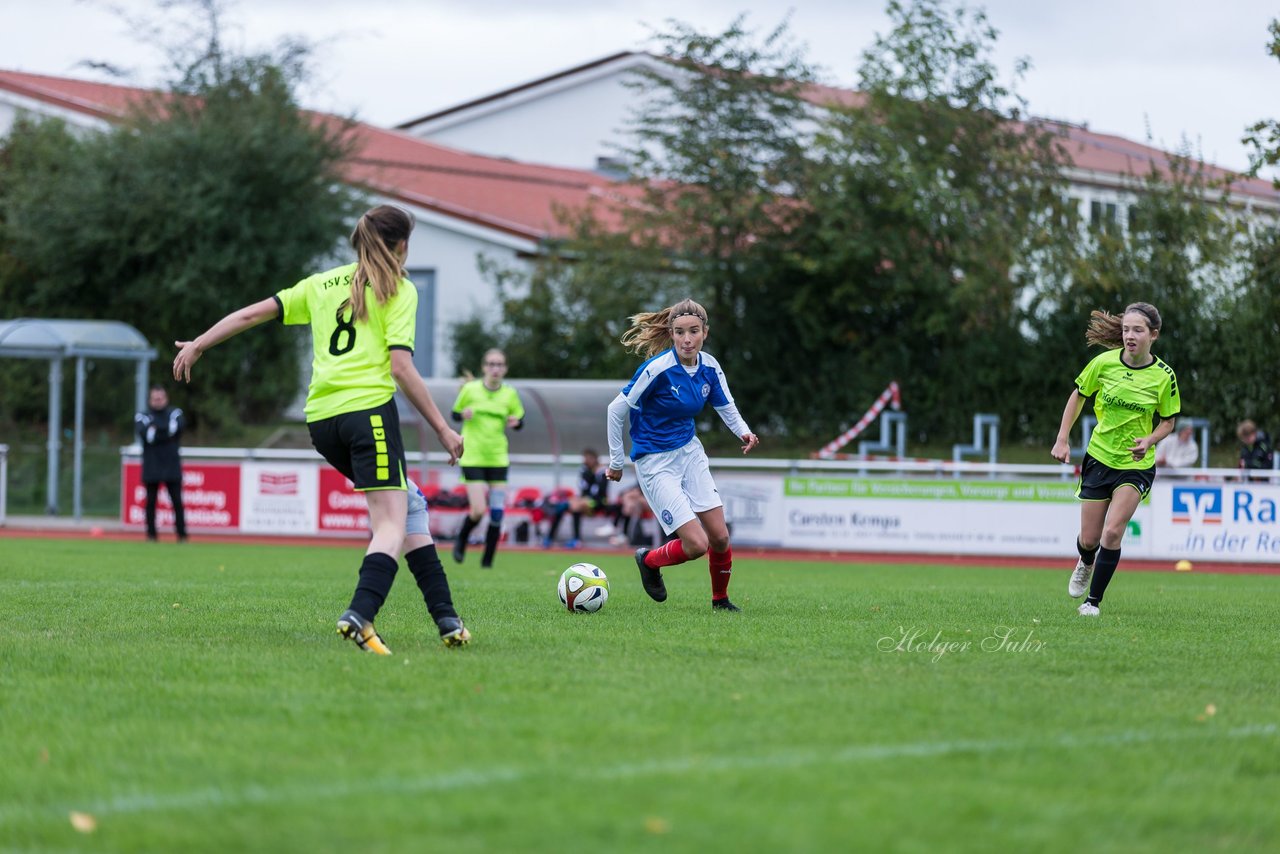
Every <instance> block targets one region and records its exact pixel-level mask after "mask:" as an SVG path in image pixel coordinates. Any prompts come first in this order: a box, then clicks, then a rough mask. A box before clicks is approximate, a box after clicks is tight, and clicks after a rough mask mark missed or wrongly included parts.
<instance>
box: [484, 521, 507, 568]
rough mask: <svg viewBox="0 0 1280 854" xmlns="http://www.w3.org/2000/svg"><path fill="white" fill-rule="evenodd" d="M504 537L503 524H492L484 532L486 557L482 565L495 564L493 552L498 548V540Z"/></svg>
mask: <svg viewBox="0 0 1280 854" xmlns="http://www.w3.org/2000/svg"><path fill="white" fill-rule="evenodd" d="M501 537H502V526H500V525H493V524H490V525H489V528H488V530H486V531H485V532H484V557H482V558H481V559H480V565H481V566H493V553H494V552H496V551H497V550H498V540H499V539H500V538H501Z"/></svg>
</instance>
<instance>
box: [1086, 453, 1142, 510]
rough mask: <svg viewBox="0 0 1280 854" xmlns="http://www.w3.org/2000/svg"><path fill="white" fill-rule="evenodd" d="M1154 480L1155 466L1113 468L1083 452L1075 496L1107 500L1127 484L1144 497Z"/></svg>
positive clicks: (1091, 499) (1089, 499)
mask: <svg viewBox="0 0 1280 854" xmlns="http://www.w3.org/2000/svg"><path fill="white" fill-rule="evenodd" d="M1155 480H1156V469H1155V466H1152V467H1151V468H1146V469H1113V468H1112V467H1111V466H1109V465H1107V464H1106V463H1100V462H1098V461H1097V460H1095V459H1094V458H1093V457H1091V456H1089V455H1088V454H1085V455H1084V464H1083V465H1082V466H1080V483H1079V484H1078V485H1077V486H1076V497H1077V498H1079V499H1080V500H1082V501H1109V500H1111V497H1112V496H1113V495H1114V494H1115V491H1116V490H1117V489H1119V488H1120V487H1121V486H1126V485H1127V486H1132V487H1133V488H1134V489H1136V490H1138V494H1139V495H1141V496H1142V497H1143V498H1146V497H1147V493H1148V492H1150V491H1151V484H1153V483H1155Z"/></svg>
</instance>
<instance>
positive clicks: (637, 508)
mask: <svg viewBox="0 0 1280 854" xmlns="http://www.w3.org/2000/svg"><path fill="white" fill-rule="evenodd" d="M619 486H620V488H621V490H622V491H621V492H620V493H619V494H618V503H617V505H616V506H617V508H618V510H617V518H616V519H615V520H614V525H615V526H616V527H617V528H618V531H619V533H617V534H615V535H614V536H613V537H611V538H610V539H609V542H610V543H611V544H613V545H615V546H625V545H632V546H647V545H652V543H651V542H648V541H647V539H646V537H645V535H644V530H643V528H644V526H643V525H642V524H641V523H642V521H643V520H644V516H645V512H646V511H647V510H648V509H649V503H648V502H647V501H645V499H644V493H643V492H641V491H640V484H639V483H637V482H636V480H635V479H634V478H632V479H631V480H630V481H623V482H622V483H621V484H619Z"/></svg>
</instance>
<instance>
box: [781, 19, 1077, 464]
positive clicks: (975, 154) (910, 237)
mask: <svg viewBox="0 0 1280 854" xmlns="http://www.w3.org/2000/svg"><path fill="white" fill-rule="evenodd" d="M888 14H889V17H890V19H891V22H892V27H891V29H890V30H889V31H888V32H887V33H886V34H883V35H879V36H877V38H876V40H875V42H874V44H873V45H872V46H871V47H870V48H869V49H868V50H867V51H866V52H865V53H864V54H863V61H862V66H861V70H860V86H859V91H860V93H861V95H862V99H861V100H860V101H859V102H858V103H854V104H849V105H843V106H842V105H832V108H831V112H830V114H829V119H828V120H827V121H825V122H824V123H823V127H822V132H821V133H820V134H819V137H818V141H817V145H816V147H815V155H816V157H817V158H818V160H819V163H818V169H817V173H816V176H817V177H816V181H815V183H814V184H813V185H811V187H810V192H809V194H808V196H807V197H806V203H807V205H808V206H809V208H810V209H811V212H812V213H811V217H810V219H809V221H808V223H807V226H806V233H805V234H804V235H803V237H802V238H801V239H800V240H798V241H797V242H796V250H794V258H793V268H794V269H795V271H796V273H795V275H794V276H793V277H792V281H793V283H794V284H793V286H792V287H791V289H790V293H789V295H788V298H787V299H786V301H785V303H784V304H783V305H784V307H785V310H784V312H782V313H783V314H784V315H785V316H788V317H790V318H793V319H794V322H795V323H796V324H797V327H796V329H795V331H794V332H793V333H792V335H793V337H794V339H796V340H800V341H803V342H805V345H806V347H807V353H806V356H807V358H806V361H807V362H808V363H809V364H811V365H812V366H813V369H814V370H815V372H816V373H817V375H818V376H824V377H830V376H839V377H841V381H842V382H844V383H847V384H848V385H850V386H851V387H853V390H854V394H852V395H851V396H848V397H846V398H845V399H844V400H842V401H840V408H841V409H842V410H843V412H844V413H854V412H857V411H858V410H859V409H860V406H858V405H857V403H858V402H859V401H862V404H861V405H862V406H865V402H866V401H869V400H870V399H871V397H872V396H873V395H874V394H876V393H877V392H879V391H880V390H881V389H882V388H883V387H884V385H885V384H886V383H887V382H888V381H889V380H891V379H894V378H897V379H899V380H900V381H901V383H902V389H903V395H904V403H905V407H906V409H907V410H908V412H909V414H910V418H911V425H912V428H913V432H914V433H915V434H916V435H917V436H918V437H920V438H925V437H933V438H944V439H951V440H954V439H956V438H960V437H962V436H964V435H965V434H966V433H967V432H968V429H969V424H970V423H971V416H972V414H973V413H974V412H977V411H989V412H996V413H998V414H1000V415H1001V416H1002V419H1003V423H1004V424H1005V425H1006V430H1008V429H1009V427H1014V428H1015V432H1016V430H1017V427H1018V425H1019V424H1020V423H1021V421H1022V417H1023V411H1022V410H1023V409H1024V407H1025V406H1026V399H1025V393H1026V391H1027V387H1026V386H1027V378H1025V377H1023V376H1021V374H1020V372H1019V371H1018V370H1017V368H1016V367H1014V366H1015V365H1016V362H1017V359H1018V358H1019V350H1020V349H1021V348H1022V347H1023V346H1024V345H1023V334H1022V330H1021V328H1020V313H1019V307H1020V304H1021V302H1022V300H1023V299H1024V298H1025V295H1026V294H1027V293H1028V292H1029V289H1031V288H1033V287H1038V286H1040V285H1041V284H1042V283H1043V282H1042V279H1043V278H1045V277H1047V276H1049V275H1050V274H1051V273H1052V271H1053V269H1054V266H1053V265H1052V264H1051V263H1049V261H1048V259H1050V258H1052V257H1053V256H1055V255H1056V254H1059V253H1061V252H1063V251H1065V250H1066V248H1067V247H1068V246H1069V241H1067V240H1065V238H1064V237H1063V230H1062V229H1061V228H1059V227H1058V224H1059V223H1061V222H1063V221H1064V220H1069V219H1070V214H1069V212H1068V211H1067V208H1066V203H1065V189H1066V187H1065V183H1064V181H1063V178H1062V176H1061V166H1062V163H1063V159H1064V158H1063V153H1062V150H1061V147H1060V145H1059V139H1058V136H1057V134H1056V133H1055V132H1054V129H1053V128H1051V127H1046V126H1042V125H1040V124H1037V123H1036V122H1033V121H1029V120H1028V119H1027V117H1026V115H1025V105H1024V103H1023V101H1022V99H1021V98H1020V97H1019V96H1018V95H1017V94H1016V92H1015V91H1014V88H1013V86H1014V84H1016V82H1017V81H1018V80H1019V79H1021V77H1022V76H1023V74H1024V73H1025V71H1026V68H1027V65H1026V63H1025V62H1019V63H1018V64H1017V66H1016V68H1015V70H1014V76H1013V83H1011V84H1008V85H1006V84H1003V83H1001V82H1000V80H999V70H998V68H997V67H996V65H995V64H994V62H993V60H992V58H991V56H992V52H993V48H994V45H995V42H996V38H997V32H996V30H995V29H994V28H993V27H991V25H990V24H989V22H988V21H987V19H986V17H985V16H984V15H983V14H982V13H981V12H972V11H969V10H966V9H965V8H963V7H960V8H954V9H953V8H949V7H947V6H946V5H944V4H943V3H941V2H935V0H918V2H915V3H913V4H911V5H910V6H906V5H903V4H901V3H897V2H892V3H890V4H889V6H888ZM797 403H798V401H797ZM815 414H819V415H821V416H823V417H826V418H830V417H832V415H834V414H835V412H832V411H827V412H818V413H815ZM1006 435H1007V434H1006Z"/></svg>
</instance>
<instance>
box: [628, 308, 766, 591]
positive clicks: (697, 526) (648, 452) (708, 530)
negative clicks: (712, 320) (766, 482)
mask: <svg viewBox="0 0 1280 854" xmlns="http://www.w3.org/2000/svg"><path fill="white" fill-rule="evenodd" d="M706 340H707V310H706V309H704V308H703V307H702V306H701V305H699V304H698V303H696V302H694V301H693V300H691V299H685V300H681V301H680V302H678V303H676V304H675V305H673V306H671V307H670V308H664V309H663V310H662V311H656V312H648V313H644V314H637V315H635V316H634V317H632V318H631V328H630V329H628V330H627V332H626V333H625V334H624V335H623V336H622V343H623V344H624V345H626V346H627V348H628V349H630V350H632V351H634V352H635V353H637V354H638V355H642V356H645V357H646V360H645V362H644V364H642V365H641V366H640V367H639V368H638V369H637V370H636V372H635V375H634V376H633V377H632V378H631V382H629V383H627V385H626V386H625V387H624V388H623V389H622V392H621V393H620V394H619V395H618V396H617V397H616V398H614V400H613V402H612V403H610V404H609V470H608V472H607V473H606V476H607V477H608V478H609V479H610V480H613V481H618V480H621V478H622V466H623V447H622V425H623V422H624V420H625V419H626V418H627V417H628V415H629V416H630V419H631V459H632V461H633V462H634V463H635V467H636V477H637V479H638V480H639V482H640V490H641V491H642V492H643V493H644V497H645V499H646V500H647V501H648V502H649V506H650V507H651V508H652V509H653V512H654V515H656V516H657V517H658V521H659V523H661V525H662V530H663V531H665V532H666V533H667V534H671V533H673V532H674V533H675V534H677V535H678V536H679V539H676V540H672V541H670V542H669V543H667V544H666V545H664V546H662V547H661V548H657V549H645V548H642V549H637V550H636V565H637V566H638V567H639V568H640V580H641V583H642V584H643V585H644V589H645V592H646V593H648V594H649V596H650V598H652V599H654V600H655V601H657V602H662V601H664V600H665V599H666V598H667V588H666V585H665V584H664V583H663V580H662V567H664V566H675V565H677V564H681V563H685V562H687V561H690V560H693V559H695V558H698V557H701V556H702V555H703V554H707V552H708V550H710V555H709V557H708V561H709V562H710V565H711V605H712V607H713V608H717V609H720V610H724V611H738V610H741V609H739V608H738V607H737V606H736V605H734V604H733V603H732V602H730V601H729V576H730V573H731V572H732V566H733V552H732V550H731V549H730V547H729V528H728V526H727V525H726V524H725V521H724V504H723V503H722V502H721V501H720V493H719V492H718V491H717V490H716V484H715V481H714V480H712V479H711V469H710V466H709V465H708V463H707V454H706V452H705V451H704V450H703V449H702V443H701V442H699V441H698V437H697V435H696V431H695V428H694V419H695V418H696V417H697V416H698V414H699V413H701V412H702V410H703V408H704V407H705V406H706V405H707V403H708V402H710V403H711V405H712V407H714V408H715V410H716V412H717V413H719V415H720V418H721V419H723V420H724V423H725V424H726V425H728V427H729V429H730V430H732V431H733V434H734V435H735V436H738V437H739V438H741V439H742V452H743V453H744V454H745V453H748V452H749V451H750V450H751V449H752V448H754V447H755V446H756V445H758V444H759V443H760V439H759V438H758V437H757V436H756V434H755V433H752V432H751V428H750V427H748V426H747V423H746V422H745V421H743V419H742V416H741V415H739V414H738V407H737V406H736V405H734V402H733V396H732V395H731V394H729V383H728V381H727V380H726V379H725V376H724V371H723V370H721V369H720V363H719V362H717V361H716V360H715V358H713V357H712V356H711V354H709V353H704V352H702V345H703V344H704V343H705V342H706Z"/></svg>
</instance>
